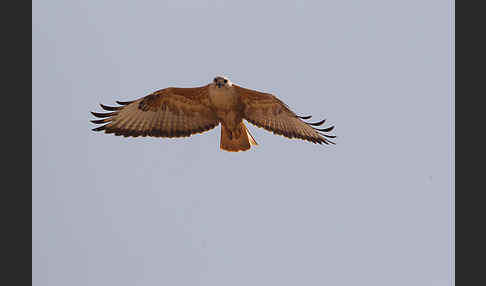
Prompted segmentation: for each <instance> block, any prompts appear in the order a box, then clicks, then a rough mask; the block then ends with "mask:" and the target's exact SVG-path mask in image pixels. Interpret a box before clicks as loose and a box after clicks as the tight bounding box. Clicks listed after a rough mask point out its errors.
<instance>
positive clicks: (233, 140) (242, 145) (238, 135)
mask: <svg viewBox="0 0 486 286" xmlns="http://www.w3.org/2000/svg"><path fill="white" fill-rule="evenodd" d="M252 145H258V144H257V142H256V141H255V139H254V138H253V136H252V135H251V134H250V132H249V131H248V129H247V128H246V126H245V124H244V123H243V122H241V123H240V125H239V126H238V127H237V128H236V130H234V131H230V130H228V129H227V128H226V126H224V125H223V124H221V143H220V148H221V149H222V150H225V151H229V152H239V151H246V150H249V149H250V148H251V146H252Z"/></svg>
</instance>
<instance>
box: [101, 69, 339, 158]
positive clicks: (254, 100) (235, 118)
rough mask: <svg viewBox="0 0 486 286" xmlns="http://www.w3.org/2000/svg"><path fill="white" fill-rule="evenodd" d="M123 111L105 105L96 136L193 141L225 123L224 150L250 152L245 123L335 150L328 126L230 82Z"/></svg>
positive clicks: (158, 96) (143, 101) (164, 95)
mask: <svg viewBox="0 0 486 286" xmlns="http://www.w3.org/2000/svg"><path fill="white" fill-rule="evenodd" d="M117 103H118V104H119V105H120V106H116V107H112V106H106V105H103V104H100V105H101V107H102V108H103V109H104V110H107V111H110V112H107V113H96V112H92V114H93V115H94V116H96V117H99V118H102V119H99V120H92V121H91V122H93V123H96V124H103V125H102V126H99V127H97V128H94V129H93V130H94V131H103V130H104V131H105V133H113V134H115V135H123V136H125V137H129V136H131V137H138V136H153V137H170V138H171V137H187V136H190V135H193V134H196V133H202V132H205V131H208V130H210V129H213V128H215V127H216V126H218V124H220V123H221V141H220V148H221V149H222V150H225V151H232V152H237V151H246V150H248V149H250V147H251V146H252V145H257V143H256V141H255V139H254V138H253V136H252V135H251V134H250V132H249V131H248V129H246V126H245V124H244V123H243V119H245V120H247V121H248V122H251V123H252V124H254V125H256V126H258V127H262V128H264V129H265V130H268V131H271V132H273V133H275V134H278V135H283V136H285V137H288V138H298V139H303V140H307V141H310V142H313V143H319V144H322V143H325V144H334V142H332V141H330V140H329V139H327V138H335V137H336V136H332V135H328V134H325V133H327V132H330V131H331V130H333V128H334V126H331V127H328V128H321V129H320V128H316V126H320V125H322V124H323V123H324V121H325V120H322V121H319V122H314V123H309V122H305V121H303V120H307V119H310V118H311V116H298V115H296V114H295V113H294V112H293V111H291V110H290V108H289V107H288V106H287V105H286V104H285V103H283V102H282V101H281V100H280V99H278V98H277V97H275V96H273V95H272V94H269V93H264V92H259V91H256V90H251V89H247V88H243V87H240V86H238V85H236V84H233V83H231V81H230V80H229V79H228V78H227V77H224V76H217V77H215V78H214V80H213V81H212V82H211V83H209V84H207V85H205V86H201V87H193V88H178V87H169V88H164V89H161V90H158V91H155V92H154V93H152V94H149V95H147V96H144V97H142V98H139V99H136V100H133V101H127V102H122V101H117Z"/></svg>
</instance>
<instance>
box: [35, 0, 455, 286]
mask: <svg viewBox="0 0 486 286" xmlns="http://www.w3.org/2000/svg"><path fill="white" fill-rule="evenodd" d="M32 4H33V8H32V9H33V10H32V12H33V24H32V30H33V34H32V56H33V63H32V78H33V85H32V88H33V98H32V100H33V114H32V120H33V122H32V125H33V126H32V140H33V142H32V143H33V144H32V152H33V158H32V171H33V178H32V184H33V186H32V192H33V193H32V203H33V213H32V215H33V217H32V219H33V221H32V231H33V234H32V266H33V285H36V286H38V285H39V286H40V285H50V286H52V285H56V286H57V285H59V286H60V285H63V286H64V285H174V286H176V285H211V286H214V285H374V286H377V285H387V286H389V285H435V286H442V285H450V283H451V281H450V280H451V272H450V271H451V197H452V184H451V182H452V181H453V177H452V166H451V162H452V155H451V154H452V153H451V152H452V145H451V142H452V134H453V133H452V128H451V124H452V111H451V110H452V102H453V100H452V90H451V86H452V78H451V3H449V1H438V0H436V1H418V0H411V1H384V0H382V1H379V0H370V1H358V0H355V1H350V0H344V1H265V2H263V3H261V2H260V1H222V0H220V1H209V0H207V1H180V0H177V1H176V0H171V1H165V2H164V1H112V0H110V1H91V0H89V1H61V0H58V1H54V0H46V1H33V3H32ZM218 74H224V75H226V76H228V77H229V78H230V79H231V80H232V81H233V82H234V83H236V84H239V85H242V86H245V87H249V88H253V89H257V90H261V91H266V92H270V93H273V94H275V95H276V96H278V97H279V98H280V99H282V100H283V101H284V102H285V103H287V104H288V105H289V106H290V107H291V108H292V109H293V110H294V111H295V112H297V113H299V114H304V115H307V114H312V115H313V116H314V118H315V119H316V120H320V119H322V118H326V119H327V122H328V124H331V125H335V126H336V129H335V131H334V134H335V135H337V136H338V138H337V139H336V140H335V141H336V143H337V145H335V146H333V145H331V146H321V145H314V144H312V143H307V142H305V141H297V140H289V139H286V138H284V137H281V136H275V135H273V134H271V133H268V132H266V131H264V130H263V129H260V128H257V127H255V126H253V125H250V124H247V125H249V129H250V131H251V132H252V134H253V135H254V137H255V139H256V141H257V142H258V143H259V144H260V145H259V146H257V147H254V148H252V149H251V150H250V151H249V152H244V153H236V154H235V153H227V152H223V151H220V149H219V136H220V129H219V127H217V128H216V129H214V130H212V131H210V132H207V133H204V134H201V135H195V136H192V137H190V138H184V139H160V138H123V137H115V136H113V135H107V134H101V133H94V132H92V131H90V129H91V128H93V127H94V125H93V124H91V123H89V120H90V119H93V117H92V116H91V115H90V113H89V111H100V108H99V106H98V104H99V103H104V104H108V105H111V104H114V102H115V100H133V99H136V98H139V97H141V96H144V95H147V94H149V93H151V92H153V91H155V90H157V89H161V88H164V87H168V86H180V87H190V86H199V85H203V84H206V83H208V82H209V81H210V80H211V79H212V78H213V77H214V76H215V75H218Z"/></svg>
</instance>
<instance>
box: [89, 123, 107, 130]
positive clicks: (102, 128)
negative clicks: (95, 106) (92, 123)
mask: <svg viewBox="0 0 486 286" xmlns="http://www.w3.org/2000/svg"><path fill="white" fill-rule="evenodd" d="M107 125H108V124H107ZM105 128H106V125H103V126H100V127H96V128H93V129H91V130H92V131H103V130H105Z"/></svg>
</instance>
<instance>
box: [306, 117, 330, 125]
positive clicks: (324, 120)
mask: <svg viewBox="0 0 486 286" xmlns="http://www.w3.org/2000/svg"><path fill="white" fill-rule="evenodd" d="M324 122H326V119H323V120H321V121H319V122H314V123H308V122H306V123H307V124H309V125H312V126H319V125H322V124H324Z"/></svg>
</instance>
